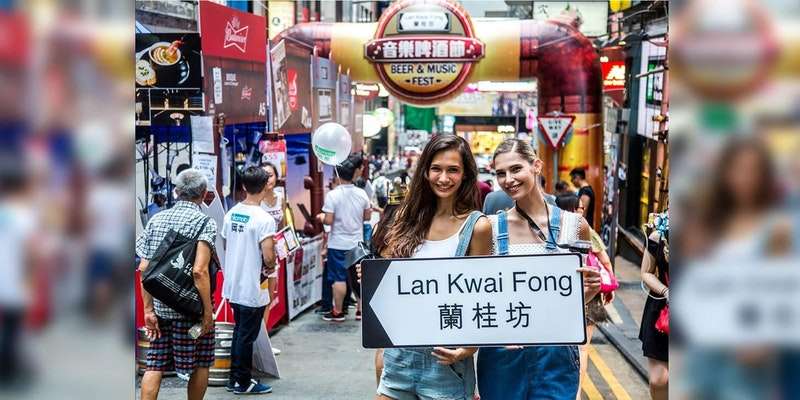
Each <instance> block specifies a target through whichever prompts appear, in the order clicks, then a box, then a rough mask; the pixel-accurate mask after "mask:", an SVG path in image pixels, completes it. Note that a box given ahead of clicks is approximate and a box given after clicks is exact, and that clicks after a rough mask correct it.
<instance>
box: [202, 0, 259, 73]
mask: <svg viewBox="0 0 800 400" xmlns="http://www.w3.org/2000/svg"><path fill="white" fill-rule="evenodd" d="M266 31H267V22H266V19H264V17H261V16H258V15H255V14H250V13H246V12H241V11H238V10H235V9H233V8H230V7H225V6H221V5H219V4H215V3H213V2H210V1H201V2H200V35H201V36H202V38H203V55H205V56H217V57H223V58H233V59H237V60H242V61H257V62H260V63H261V64H264V63H265V62H266V60H267V54H266V52H265V51H264V49H266V48H267V38H266V34H265V33H266Z"/></svg>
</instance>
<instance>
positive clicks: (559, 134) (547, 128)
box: [536, 115, 575, 149]
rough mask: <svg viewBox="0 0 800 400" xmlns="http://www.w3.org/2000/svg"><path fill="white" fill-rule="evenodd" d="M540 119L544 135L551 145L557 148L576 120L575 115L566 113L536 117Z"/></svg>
mask: <svg viewBox="0 0 800 400" xmlns="http://www.w3.org/2000/svg"><path fill="white" fill-rule="evenodd" d="M536 118H537V119H538V120H539V127H540V128H541V130H542V136H544V138H545V139H547V142H548V143H550V147H552V148H554V149H557V148H558V146H560V145H561V141H562V140H564V136H566V135H567V132H569V128H570V127H572V122H573V121H575V116H573V115H565V116H558V117H536Z"/></svg>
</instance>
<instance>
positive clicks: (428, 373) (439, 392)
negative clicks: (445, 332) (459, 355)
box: [378, 347, 475, 400]
mask: <svg viewBox="0 0 800 400" xmlns="http://www.w3.org/2000/svg"><path fill="white" fill-rule="evenodd" d="M432 351H433V349H432V348H430V347H425V348H411V349H386V350H384V352H383V373H382V374H381V383H380V385H379V386H378V394H382V395H385V396H389V397H391V398H393V399H397V400H407V399H408V400H414V399H422V400H429V399H430V400H433V399H448V400H471V399H472V395H473V393H474V392H475V368H474V367H473V358H472V357H469V358H467V359H465V360H462V361H460V362H457V363H455V364H452V365H441V364H439V363H437V362H436V358H435V357H433V356H432V355H431V354H430V353H431V352H432Z"/></svg>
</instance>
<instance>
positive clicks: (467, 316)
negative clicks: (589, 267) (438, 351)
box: [361, 254, 586, 348]
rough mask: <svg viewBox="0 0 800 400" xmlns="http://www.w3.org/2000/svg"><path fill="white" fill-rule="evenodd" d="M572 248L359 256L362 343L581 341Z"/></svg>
mask: <svg viewBox="0 0 800 400" xmlns="http://www.w3.org/2000/svg"><path fill="white" fill-rule="evenodd" d="M580 265H581V258H580V255H578V254H548V255H536V256H504V257H500V256H493V257H460V258H437V259H393V260H392V259H383V260H381V259H379V260H366V261H364V262H363V263H362V274H363V275H362V281H361V282H362V289H361V290H362V294H363V299H364V304H365V306H364V320H363V324H362V329H363V331H362V341H363V346H364V347H365V348H381V347H407V346H411V347H414V346H421V347H427V346H502V345H571V344H582V343H584V342H585V341H586V329H585V328H586V326H585V318H584V302H583V278H582V276H581V274H580V273H579V272H577V271H576V269H577V268H579V267H580Z"/></svg>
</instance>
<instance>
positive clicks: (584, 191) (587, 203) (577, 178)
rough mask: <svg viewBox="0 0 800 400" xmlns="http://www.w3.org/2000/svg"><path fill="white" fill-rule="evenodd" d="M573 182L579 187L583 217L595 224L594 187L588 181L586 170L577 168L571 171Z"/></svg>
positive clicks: (590, 223) (590, 224)
mask: <svg viewBox="0 0 800 400" xmlns="http://www.w3.org/2000/svg"><path fill="white" fill-rule="evenodd" d="M569 176H570V178H571V179H572V184H573V185H574V186H575V187H576V188H577V189H578V199H579V200H580V201H581V205H583V217H584V218H586V222H588V223H589V226H592V227H593V226H594V197H595V196H594V189H592V186H591V185H589V182H588V181H586V170H584V169H583V168H575V169H573V170H572V171H570V173H569Z"/></svg>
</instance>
